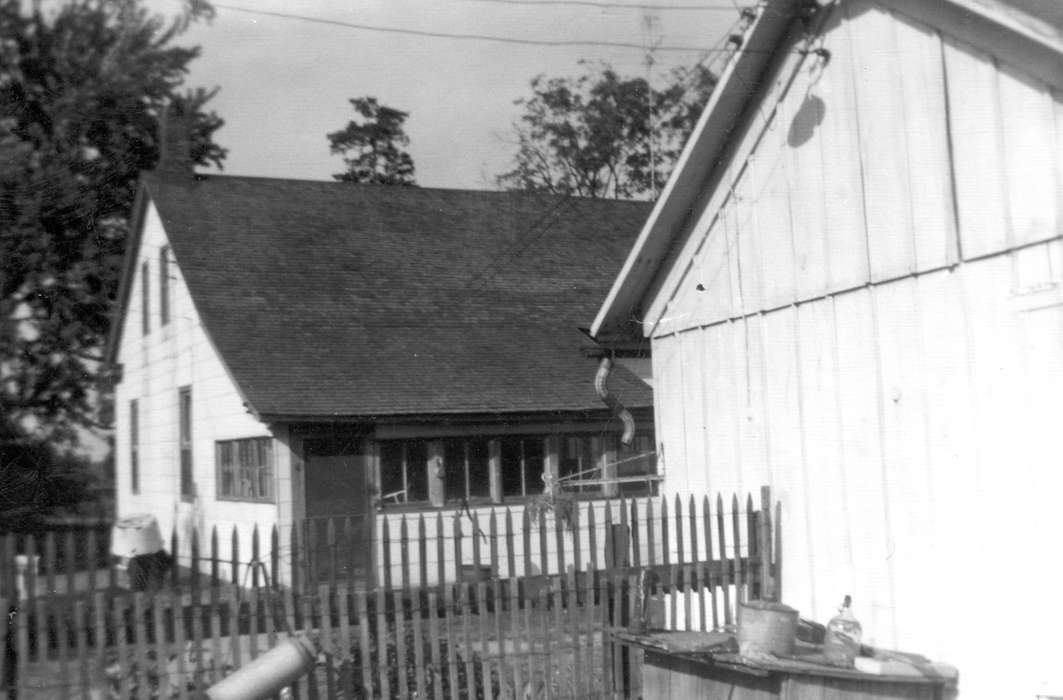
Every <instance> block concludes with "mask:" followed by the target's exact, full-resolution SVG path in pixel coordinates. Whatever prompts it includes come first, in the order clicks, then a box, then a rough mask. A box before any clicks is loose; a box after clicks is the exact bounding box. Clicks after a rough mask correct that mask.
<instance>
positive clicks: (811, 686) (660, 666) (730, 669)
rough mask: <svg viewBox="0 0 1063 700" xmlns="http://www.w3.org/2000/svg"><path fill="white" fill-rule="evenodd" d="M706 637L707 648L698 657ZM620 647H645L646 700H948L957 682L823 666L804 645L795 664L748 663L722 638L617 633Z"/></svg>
mask: <svg viewBox="0 0 1063 700" xmlns="http://www.w3.org/2000/svg"><path fill="white" fill-rule="evenodd" d="M698 635H705V636H704V637H703V638H702V639H703V640H704V642H705V644H704V645H702V647H703V648H706V647H714V648H715V650H714V651H696V650H695V649H697V648H698V644H697V639H698ZM612 636H613V640H614V641H616V642H618V643H621V644H628V645H633V646H637V647H640V648H641V649H642V650H643V651H644V652H645V660H644V662H643V665H642V696H643V697H644V698H646V699H647V700H656V699H658V698H660V699H662V700H666V699H668V698H674V699H675V700H685V699H687V698H712V699H713V700H715V699H716V698H727V699H728V700H770V699H775V698H781V699H783V700H813V699H815V700H857V699H859V700H871V699H877V698H891V699H904V700H944V698H947V697H950V695H949V691H950V688H951V687H952V686H953V684H954V682H955V677H949V676H946V675H941V674H936V673H933V672H930V671H928V672H927V674H926V675H877V674H871V673H864V672H862V671H857V670H854V669H846V668H838V667H834V666H828V665H826V664H825V663H823V657H822V654H821V650H820V649H819V648H818V647H813V646H812V645H800V648H799V649H798V650H797V653H796V654H795V656H794V657H793V658H787V659H782V658H775V657H762V658H757V659H755V660H753V659H748V658H745V657H743V656H741V655H739V654H738V653H736V652H735V651H733V649H734V648H735V647H734V644H733V643H732V644H730V645H728V644H725V643H723V642H724V640H725V638H726V635H721V634H718V633H690V632H652V633H645V634H636V633H632V632H628V631H626V630H614V632H613V635H612Z"/></svg>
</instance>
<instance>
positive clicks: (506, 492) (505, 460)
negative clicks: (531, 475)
mask: <svg viewBox="0 0 1063 700" xmlns="http://www.w3.org/2000/svg"><path fill="white" fill-rule="evenodd" d="M523 442H525V441H524V440H521V438H502V465H501V467H502V496H503V497H505V496H523V495H524V479H525V473H524V471H522V470H523V468H524V465H523V458H522V454H521V443H523ZM536 478H538V477H536ZM529 485H531V484H530V482H529Z"/></svg>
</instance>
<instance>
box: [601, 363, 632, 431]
mask: <svg viewBox="0 0 1063 700" xmlns="http://www.w3.org/2000/svg"><path fill="white" fill-rule="evenodd" d="M612 371H613V359H612V358H611V357H603V358H602V361H601V362H599V363H598V372H597V373H596V374H595V375H594V391H595V393H597V394H598V398H600V399H601V400H602V402H603V403H605V405H606V406H608V407H609V409H610V410H611V411H612V412H613V415H614V416H616V417H617V418H619V419H620V420H621V422H623V424H624V431H623V433H621V435H620V444H621V445H623V446H624V447H629V446H630V445H631V443H632V442H633V441H634V440H635V417H634V416H632V415H631V411H629V410H627V408H625V407H624V404H622V403H620V399H618V398H616V397H615V396H613V395H612V394H610V393H609V386H608V383H609V374H610V373H611V372H612Z"/></svg>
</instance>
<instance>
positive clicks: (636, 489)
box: [616, 435, 657, 496]
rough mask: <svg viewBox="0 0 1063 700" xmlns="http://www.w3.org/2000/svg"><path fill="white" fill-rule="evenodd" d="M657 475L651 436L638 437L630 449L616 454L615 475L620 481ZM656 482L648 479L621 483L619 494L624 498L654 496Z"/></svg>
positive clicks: (655, 457)
mask: <svg viewBox="0 0 1063 700" xmlns="http://www.w3.org/2000/svg"><path fill="white" fill-rule="evenodd" d="M656 473H657V454H656V453H655V452H654V451H653V436H652V435H638V436H636V437H635V441H634V442H633V443H632V444H631V447H626V448H622V449H621V450H620V452H619V453H618V454H617V463H616V475H617V476H618V477H620V478H621V479H624V478H632V477H641V476H653V475H655V474H656ZM655 486H656V482H655V481H652V480H650V479H646V480H641V479H637V478H636V479H635V480H633V481H626V482H625V481H621V482H620V493H621V494H623V495H625V496H654V495H656V489H655Z"/></svg>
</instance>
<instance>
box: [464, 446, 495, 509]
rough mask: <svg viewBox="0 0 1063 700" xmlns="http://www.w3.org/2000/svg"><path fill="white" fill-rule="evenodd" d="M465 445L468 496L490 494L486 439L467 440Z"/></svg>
mask: <svg viewBox="0 0 1063 700" xmlns="http://www.w3.org/2000/svg"><path fill="white" fill-rule="evenodd" d="M466 445H467V446H468V455H469V496H484V497H486V496H490V495H491V477H490V469H489V468H488V450H487V440H469V441H468V442H467V443H466Z"/></svg>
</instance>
